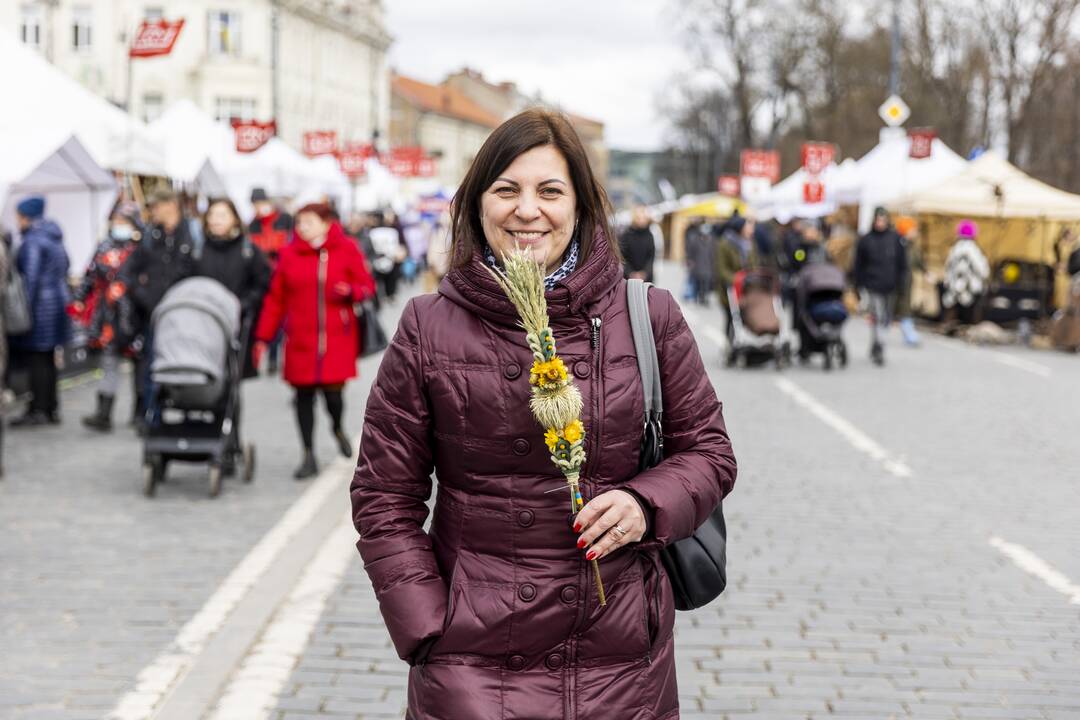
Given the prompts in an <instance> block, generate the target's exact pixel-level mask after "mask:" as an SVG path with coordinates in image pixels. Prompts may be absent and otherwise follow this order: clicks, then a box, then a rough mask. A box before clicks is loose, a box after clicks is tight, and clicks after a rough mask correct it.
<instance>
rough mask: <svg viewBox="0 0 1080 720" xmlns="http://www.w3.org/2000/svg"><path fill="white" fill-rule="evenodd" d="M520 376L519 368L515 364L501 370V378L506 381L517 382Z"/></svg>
mask: <svg viewBox="0 0 1080 720" xmlns="http://www.w3.org/2000/svg"><path fill="white" fill-rule="evenodd" d="M520 375H521V366H520V365H518V364H517V363H510V364H509V365H507V366H506V367H504V368H503V377H505V378H506V379H507V380H517V379H518V377H519V376H520Z"/></svg>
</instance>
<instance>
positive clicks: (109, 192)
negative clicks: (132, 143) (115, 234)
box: [0, 121, 118, 275]
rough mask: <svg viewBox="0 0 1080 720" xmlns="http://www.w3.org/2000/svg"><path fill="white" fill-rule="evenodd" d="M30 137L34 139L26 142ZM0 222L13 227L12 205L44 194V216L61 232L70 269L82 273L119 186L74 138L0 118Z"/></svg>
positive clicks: (14, 226) (12, 229) (74, 273)
mask: <svg viewBox="0 0 1080 720" xmlns="http://www.w3.org/2000/svg"><path fill="white" fill-rule="evenodd" d="M31 138H32V141H29V140H30V139H31ZM0 158H3V159H4V161H3V162H2V163H0V223H2V224H3V226H4V227H5V228H6V229H8V230H11V231H13V232H14V231H15V229H16V223H15V206H16V205H18V203H19V202H20V201H21V200H22V199H23V198H25V197H26V196H28V195H42V196H44V198H45V216H46V217H47V218H49V219H50V220H54V221H56V223H57V224H58V225H59V226H60V229H61V230H63V232H64V247H65V248H66V249H67V252H68V257H69V259H70V261H71V273H72V274H73V275H80V274H82V271H83V269H84V268H85V267H86V265H87V263H88V262H89V261H90V258H91V257H92V256H93V254H94V249H95V248H96V246H97V238H98V231H99V230H100V229H101V228H102V227H103V225H104V223H105V220H106V218H107V217H108V215H109V211H110V210H111V209H112V206H113V203H114V202H115V200H116V194H117V190H118V188H117V185H116V180H115V178H114V177H113V175H112V173H110V172H108V171H107V170H104V169H103V168H102V167H101V166H100V165H98V163H96V162H95V161H94V159H93V158H92V157H91V156H90V153H89V152H87V150H86V148H84V147H83V146H82V143H80V142H79V140H78V139H76V138H75V137H73V136H71V135H70V134H66V135H65V134H64V133H63V132H62V131H58V130H55V129H54V130H42V129H39V130H37V131H36V132H34V133H33V134H32V136H31V135H29V134H28V133H26V132H25V131H24V130H22V131H21V130H20V129H19V128H17V127H14V126H13V125H11V124H8V123H5V122H3V121H0Z"/></svg>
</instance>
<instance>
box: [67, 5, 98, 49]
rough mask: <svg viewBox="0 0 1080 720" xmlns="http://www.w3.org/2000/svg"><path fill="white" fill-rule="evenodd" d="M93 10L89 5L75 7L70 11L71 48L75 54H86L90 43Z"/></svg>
mask: <svg viewBox="0 0 1080 720" xmlns="http://www.w3.org/2000/svg"><path fill="white" fill-rule="evenodd" d="M93 19H94V12H93V9H92V8H91V7H90V6H89V5H76V6H75V7H74V8H72V10H71V47H73V48H74V49H75V50H76V52H86V51H87V50H89V49H90V45H91V42H92V35H91V31H92V25H93Z"/></svg>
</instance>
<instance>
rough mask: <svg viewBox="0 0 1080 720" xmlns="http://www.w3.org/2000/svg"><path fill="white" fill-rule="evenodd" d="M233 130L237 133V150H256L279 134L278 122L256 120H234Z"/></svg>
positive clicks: (246, 151) (248, 151)
mask: <svg viewBox="0 0 1080 720" xmlns="http://www.w3.org/2000/svg"><path fill="white" fill-rule="evenodd" d="M232 126H233V130H234V131H235V133H236V152H241V153H250V152H255V151H256V150H258V149H259V148H261V147H262V146H263V145H265V144H266V143H267V141H268V140H270V138H272V137H274V136H275V135H277V122H275V121H274V120H271V121H270V122H266V123H261V122H257V121H255V120H237V119H235V118H234V119H233V121H232Z"/></svg>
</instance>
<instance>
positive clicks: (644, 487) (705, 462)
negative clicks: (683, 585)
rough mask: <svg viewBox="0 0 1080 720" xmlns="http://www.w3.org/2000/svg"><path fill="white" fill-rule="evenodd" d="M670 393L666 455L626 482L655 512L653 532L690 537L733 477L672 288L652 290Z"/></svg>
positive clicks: (670, 538) (719, 421) (722, 430)
mask: <svg viewBox="0 0 1080 720" xmlns="http://www.w3.org/2000/svg"><path fill="white" fill-rule="evenodd" d="M649 308H650V315H651V317H652V322H653V327H654V328H656V329H657V331H658V332H657V333H656V351H657V356H658V359H659V361H660V382H661V387H662V389H663V394H664V415H663V419H662V420H663V426H664V460H663V461H662V462H661V463H660V464H659V465H657V466H656V467H654V468H650V469H648V470H646V471H644V472H642V473H640V474H639V475H637V476H636V477H635V478H634V479H633V480H631V481H630V482H628V483H627V484H626V488H627V489H628V490H631V491H632V492H633V493H634V494H635V495H636V496H637V497H638V498H640V499H642V500H644V502H645V504H646V505H647V506H648V510H650V511H651V515H652V537H651V538H647V540H648V539H655V540H656V541H658V542H659V543H661V544H663V545H668V544H670V543H673V542H675V541H676V540H681V539H683V538H687V537H690V536H691V535H692V534H693V533H694V531H695V530H696V529H697V528H698V526H699V525H701V524H702V523H703V522H705V519H706V518H707V517H708V516H709V514H710V513H711V512H712V511H713V509H714V508H715V507H716V506H717V505H718V504H719V503H720V500H721V499H722V498H723V497H724V496H725V495H727V494H728V493H729V492H731V489H732V487H734V485H735V474H736V465H735V455H734V453H733V452H732V449H731V441H730V440H729V439H728V435H727V429H726V427H725V425H724V416H723V410H722V407H721V405H720V401H719V400H717V398H716V391H715V390H714V389H713V386H712V383H711V382H710V381H709V377H708V375H707V374H706V372H705V366H704V365H703V363H702V361H701V353H699V352H698V348H697V343H696V342H695V341H694V335H693V333H691V332H690V327H689V326H688V325H687V324H686V320H684V319H683V316H682V313H681V312H680V311H679V309H678V306H677V305H676V304H675V300H674V299H673V298H672V297H671V293H669V292H667V291H665V290H652V291H650V292H649Z"/></svg>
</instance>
